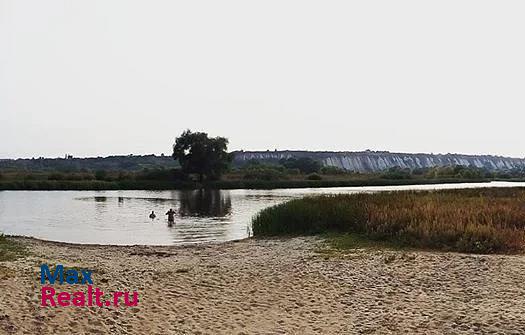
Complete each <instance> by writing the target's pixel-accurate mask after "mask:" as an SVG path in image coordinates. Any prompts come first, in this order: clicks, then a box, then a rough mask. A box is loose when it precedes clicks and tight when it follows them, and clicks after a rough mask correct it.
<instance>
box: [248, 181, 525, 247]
mask: <svg viewBox="0 0 525 335" xmlns="http://www.w3.org/2000/svg"><path fill="white" fill-rule="evenodd" d="M252 231H253V234H254V236H256V237H257V236H279V235H312V234H321V233H334V232H335V233H338V234H340V236H341V238H340V239H335V240H334V241H335V242H334V243H335V244H336V245H337V244H339V245H340V246H342V247H345V246H348V245H351V244H356V243H358V242H359V243H363V240H369V241H371V242H370V243H372V242H373V243H375V244H377V243H378V242H380V243H387V244H388V245H391V246H392V245H393V246H401V247H413V248H423V249H436V250H449V251H460V252H472V253H511V252H523V251H524V247H525V189H522V188H499V189H498V188H488V189H464V190H442V191H425V192H422V191H402V192H381V193H368V194H365V193H360V194H345V195H323V196H315V197H306V198H302V199H295V200H291V201H289V202H286V203H283V204H280V205H276V206H273V207H270V208H266V209H264V210H262V211H261V212H259V213H258V214H257V215H256V216H255V217H254V218H253V221H252ZM348 234H350V235H349V236H358V237H359V239H356V238H351V237H350V238H349V237H348ZM345 236H346V237H345Z"/></svg>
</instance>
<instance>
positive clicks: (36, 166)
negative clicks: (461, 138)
mask: <svg viewBox="0 0 525 335" xmlns="http://www.w3.org/2000/svg"><path fill="white" fill-rule="evenodd" d="M233 154H234V160H233V165H234V166H242V165H244V164H246V163H247V162H249V161H251V160H257V161H260V162H266V163H278V162H279V160H280V159H283V158H301V157H309V158H312V159H315V160H318V161H320V162H321V164H322V165H323V166H335V167H338V168H341V169H344V170H348V171H356V172H378V171H383V170H386V169H389V168H392V167H400V168H408V169H411V170H413V169H418V168H432V167H436V166H455V165H462V166H472V167H477V168H483V169H487V170H489V171H507V170H515V169H525V159H523V158H509V157H500V156H488V155H461V154H443V155H433V154H406V153H392V152H388V151H361V152H333V151H289V150H284V151H234V152H233ZM178 166H179V165H178V162H176V161H175V160H174V159H173V158H172V157H171V156H156V155H128V156H108V157H91V158H73V157H68V158H34V159H0V170H26V171H80V170H88V171H97V170H110V171H117V170H119V171H139V170H143V169H146V168H147V169H156V168H176V167H178Z"/></svg>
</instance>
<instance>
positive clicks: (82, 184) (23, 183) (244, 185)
mask: <svg viewBox="0 0 525 335" xmlns="http://www.w3.org/2000/svg"><path fill="white" fill-rule="evenodd" d="M490 181H497V180H493V179H456V178H452V179H382V178H377V179H356V180H274V181H265V180H222V181H214V182H209V183H202V184H201V183H195V182H188V181H185V182H168V181H99V180H94V181H74V180H13V181H0V191H33V190H34V191H89V190H96V191H110V190H159V191H161V190H187V189H190V190H191V189H201V188H207V189H224V190H229V189H281V188H318V187H360V186H399V185H433V184H460V183H482V182H490ZM503 181H509V182H521V181H523V180H521V179H509V180H503Z"/></svg>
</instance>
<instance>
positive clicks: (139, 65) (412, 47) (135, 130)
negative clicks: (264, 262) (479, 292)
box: [0, 0, 525, 158]
mask: <svg viewBox="0 0 525 335" xmlns="http://www.w3.org/2000/svg"><path fill="white" fill-rule="evenodd" d="M523 17H525V2H524V1H484V0H473V1H466V0H452V1H449V0H440V1H421V0H414V1H406V0H397V1H391V0H386V1H378V0H366V1H349V0H346V1H332V0H319V1H308V0H299V1H291V0H278V1H273V0H265V1H250V0H240V1H230V0H221V1H216V0H215V1H200V0H193V1H175V0H168V1H159V0H148V1H146V0H142V1H135V0H102V1H97V0H89V1H85V0H83V1H80V0H70V1H56V0H46V1H41V0H0V158H18V157H40V156H45V157H59V156H64V155H65V154H72V155H73V156H75V157H85V156H106V155H112V154H130V153H133V154H149V153H154V154H160V153H165V154H170V153H171V146H172V144H173V142H174V139H175V138H176V137H177V136H178V135H180V133H182V131H184V130H185V129H191V130H193V131H204V132H207V133H209V134H210V135H212V136H224V137H227V138H228V139H229V141H230V146H229V148H230V149H231V150H239V149H244V150H266V149H269V150H274V149H278V150H284V149H301V150H334V151H360V150H366V149H371V150H389V151H395V152H426V153H449V152H450V153H466V154H495V155H504V156H512V157H524V156H525V136H524V126H525V43H524V34H525V20H523Z"/></svg>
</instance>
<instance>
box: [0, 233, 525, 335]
mask: <svg viewBox="0 0 525 335" xmlns="http://www.w3.org/2000/svg"><path fill="white" fill-rule="evenodd" d="M9 238H10V239H13V240H14V241H17V242H18V243H20V244H22V245H23V246H25V247H26V249H27V255H25V256H23V257H21V258H18V259H17V260H14V261H5V262H0V291H1V292H2V294H3V297H2V298H3V299H2V300H0V332H4V333H6V334H26V333H27V334H33V333H40V334H55V333H56V334H62V333H64V334H65V333H70V332H77V333H93V334H106V333H115V334H144V333H148V334H196V333H200V334H280V333H292V334H293V333H300V334H338V333H339V334H340V333H347V334H348V333H350V334H354V333H391V334H398V333H410V334H441V333H455V334H471V333H498V332H499V333H512V332H519V331H521V329H523V327H524V325H525V316H524V315H523V313H522V311H523V310H525V299H523V298H522V297H523V296H525V287H523V285H521V283H523V281H525V256H524V255H475V254H461V253H451V252H434V251H413V250H406V251H402V250H385V249H378V250H375V249H354V250H348V251H346V252H343V253H340V252H333V251H331V250H329V249H326V247H327V246H326V241H325V240H324V239H322V238H319V237H296V238H287V239H253V238H250V239H243V240H238V241H230V242H225V243H218V244H204V245H190V246H145V245H136V246H104V245H80V244H71V243H64V242H53V241H46V240H39V239H35V238H28V237H9ZM43 263H45V264H49V265H50V266H53V267H54V266H55V265H56V264H63V265H64V266H66V267H72V268H80V269H90V270H93V281H94V285H95V286H97V287H101V289H103V290H104V291H108V292H111V291H118V290H124V291H137V292H139V303H138V305H137V306H136V307H126V306H123V307H72V306H69V307H66V308H64V307H40V304H39V303H40V289H41V286H42V285H41V284H40V281H39V275H40V273H39V271H40V269H39V266H40V265H41V264H43ZM56 288H57V289H60V290H62V291H78V290H85V286H83V285H67V284H64V285H60V286H57V287H56Z"/></svg>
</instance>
